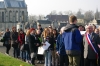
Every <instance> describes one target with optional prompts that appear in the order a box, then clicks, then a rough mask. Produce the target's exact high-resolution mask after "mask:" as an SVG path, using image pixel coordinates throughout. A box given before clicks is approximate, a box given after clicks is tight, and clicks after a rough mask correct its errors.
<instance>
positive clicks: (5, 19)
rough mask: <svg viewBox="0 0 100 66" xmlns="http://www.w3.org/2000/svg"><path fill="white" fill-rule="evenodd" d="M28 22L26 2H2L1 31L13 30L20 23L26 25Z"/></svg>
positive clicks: (20, 0)
mask: <svg viewBox="0 0 100 66" xmlns="http://www.w3.org/2000/svg"><path fill="white" fill-rule="evenodd" d="M27 20H28V12H27V5H26V3H25V1H24V0H4V1H0V30H4V29H6V28H10V29H11V28H12V26H16V24H17V23H18V22H21V23H23V24H25V22H27Z"/></svg>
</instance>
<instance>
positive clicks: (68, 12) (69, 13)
mask: <svg viewBox="0 0 100 66" xmlns="http://www.w3.org/2000/svg"><path fill="white" fill-rule="evenodd" d="M64 14H65V15H69V16H71V15H75V12H72V11H71V10H69V11H65V12H64Z"/></svg>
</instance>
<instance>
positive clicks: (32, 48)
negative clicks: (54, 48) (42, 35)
mask: <svg viewBox="0 0 100 66" xmlns="http://www.w3.org/2000/svg"><path fill="white" fill-rule="evenodd" d="M37 43H38V44H40V41H39V39H38V38H37V37H36V36H33V35H29V48H30V52H35V53H36V52H37V51H38V46H36V45H37Z"/></svg>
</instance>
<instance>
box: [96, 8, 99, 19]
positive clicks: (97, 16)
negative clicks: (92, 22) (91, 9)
mask: <svg viewBox="0 0 100 66" xmlns="http://www.w3.org/2000/svg"><path fill="white" fill-rule="evenodd" d="M99 18H100V14H99V12H98V9H97V10H96V13H95V19H96V20H97V19H99Z"/></svg>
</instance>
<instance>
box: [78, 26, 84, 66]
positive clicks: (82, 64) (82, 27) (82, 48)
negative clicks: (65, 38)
mask: <svg viewBox="0 0 100 66" xmlns="http://www.w3.org/2000/svg"><path fill="white" fill-rule="evenodd" d="M78 29H79V31H85V27H84V26H82V25H79V28H78ZM83 36H84V35H82V38H83ZM80 59H81V60H80V66H84V46H83V41H82V42H81V58H80Z"/></svg>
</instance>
